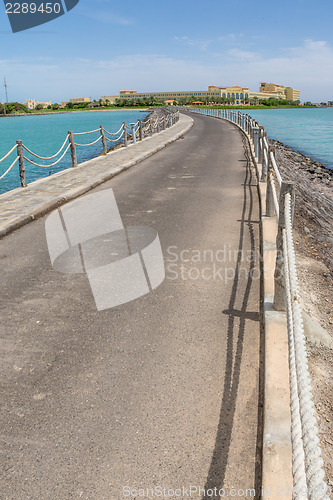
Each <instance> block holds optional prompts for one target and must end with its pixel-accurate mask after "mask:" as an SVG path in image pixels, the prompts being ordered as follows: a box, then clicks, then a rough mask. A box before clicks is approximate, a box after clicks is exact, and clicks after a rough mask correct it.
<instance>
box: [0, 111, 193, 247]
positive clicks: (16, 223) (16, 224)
mask: <svg viewBox="0 0 333 500" xmlns="http://www.w3.org/2000/svg"><path fill="white" fill-rule="evenodd" d="M190 118H191V117H190ZM191 120H192V121H191V123H189V124H188V125H186V127H184V128H183V129H182V130H181V131H179V132H177V134H176V135H175V136H174V137H172V138H171V139H168V140H166V141H164V142H162V143H161V144H159V145H158V146H156V147H155V148H154V149H152V150H151V151H148V152H147V153H145V154H142V155H141V156H138V158H135V159H133V160H130V161H129V162H128V163H127V164H126V165H124V166H123V167H121V168H119V169H118V170H116V171H114V172H110V173H108V174H107V175H105V176H104V177H102V178H100V179H99V180H98V181H95V182H92V183H91V184H89V185H88V186H84V187H80V188H73V189H72V190H70V191H69V192H68V191H67V193H65V194H64V195H63V196H60V197H58V198H55V199H54V200H52V201H50V202H49V203H45V204H44V205H42V206H39V207H36V210H35V211H34V213H32V214H30V215H28V216H25V217H20V218H17V219H16V220H13V221H11V222H10V223H8V224H7V225H6V226H5V227H4V228H3V229H0V238H2V237H3V236H6V235H8V234H9V233H12V232H13V231H16V230H17V229H19V228H20V227H22V226H25V225H26V224H28V223H29V222H32V221H33V220H36V219H39V218H40V217H43V216H44V215H46V214H47V213H49V212H51V211H52V210H54V209H56V208H59V207H60V206H61V205H64V204H65V203H68V202H69V201H72V200H74V199H75V198H78V197H79V196H82V195H83V194H85V193H87V192H89V191H91V190H92V189H94V188H96V187H97V186H100V185H101V184H103V183H104V182H107V181H109V180H110V179H112V178H113V177H115V176H116V175H119V174H120V173H121V172H124V171H125V170H128V169H129V168H131V167H133V166H135V165H137V164H138V163H141V162H142V161H144V160H146V159H147V158H149V157H150V156H153V155H154V154H155V153H157V152H158V151H160V150H161V149H164V148H165V147H166V146H168V145H169V144H172V143H173V142H175V141H177V140H178V139H179V138H180V137H182V136H183V135H184V134H186V133H187V132H188V131H189V130H190V129H191V128H192V126H193V122H194V120H193V118H191ZM166 130H170V129H166ZM163 132H164V130H163V131H161V132H160V134H163ZM152 137H156V135H153V136H152ZM152 137H147V138H145V139H144V141H149V139H151V138H152ZM137 144H140V143H137ZM128 147H135V144H130V145H129V146H128ZM117 151H126V149H125V148H124V149H121V150H117ZM114 152H116V151H111V152H110V153H108V154H112V153H114ZM97 158H98V157H97ZM97 158H92V159H91V160H88V161H86V162H83V163H81V164H80V165H79V166H81V165H84V164H87V163H88V162H89V161H94V160H96V159H97ZM66 172H67V169H66V170H62V171H61V172H57V173H56V174H54V175H64V174H65V173H66ZM50 179H51V177H44V178H42V179H37V180H36V181H34V182H33V183H31V184H34V183H36V182H38V183H41V184H42V183H43V182H47V181H49V180H50ZM17 189H18V190H20V189H21V188H17Z"/></svg>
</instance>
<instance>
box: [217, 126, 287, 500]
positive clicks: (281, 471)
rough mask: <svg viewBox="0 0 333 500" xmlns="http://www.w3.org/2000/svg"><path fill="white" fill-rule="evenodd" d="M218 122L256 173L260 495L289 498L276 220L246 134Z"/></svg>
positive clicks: (284, 339) (284, 324)
mask: <svg viewBox="0 0 333 500" xmlns="http://www.w3.org/2000/svg"><path fill="white" fill-rule="evenodd" d="M215 118H217V117H215ZM218 119H224V120H226V121H228V122H229V123H231V124H232V125H234V126H235V127H236V128H238V129H239V131H240V132H241V133H242V134H243V135H244V136H245V137H246V139H247V141H248V145H249V148H250V151H251V156H252V163H253V165H254V167H255V169H256V173H257V188H258V195H259V205H260V227H261V244H262V263H263V265H262V270H263V291H262V293H263V302H264V306H263V308H264V311H263V318H264V350H265V352H264V409H263V436H262V439H263V441H262V481H261V496H262V497H264V498H265V500H269V499H274V500H279V499H280V497H281V496H288V495H289V496H290V494H291V492H292V489H293V474H292V447H291V412H290V386H289V345H288V326H287V315H286V313H284V312H278V311H275V310H274V309H273V297H274V270H275V259H276V236H277V217H266V213H265V212H266V210H265V207H266V187H267V184H266V183H261V182H260V178H261V168H262V166H261V164H260V163H259V162H258V158H256V157H255V153H254V145H253V144H252V140H251V138H250V136H249V134H248V133H247V132H245V131H244V130H243V129H242V128H241V127H240V126H239V125H238V124H237V123H234V122H232V121H231V120H228V119H226V118H218Z"/></svg>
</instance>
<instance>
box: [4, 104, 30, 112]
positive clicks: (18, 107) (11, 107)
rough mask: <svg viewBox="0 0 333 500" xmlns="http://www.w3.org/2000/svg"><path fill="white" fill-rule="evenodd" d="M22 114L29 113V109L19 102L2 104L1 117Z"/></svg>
mask: <svg viewBox="0 0 333 500" xmlns="http://www.w3.org/2000/svg"><path fill="white" fill-rule="evenodd" d="M20 113H29V110H28V108H27V107H26V106H25V105H24V104H21V103H19V102H7V103H6V104H1V103H0V115H4V114H6V115H12V114H20Z"/></svg>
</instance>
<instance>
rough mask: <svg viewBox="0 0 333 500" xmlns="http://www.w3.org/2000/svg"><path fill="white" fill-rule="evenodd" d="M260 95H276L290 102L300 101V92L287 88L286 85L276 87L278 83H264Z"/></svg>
mask: <svg viewBox="0 0 333 500" xmlns="http://www.w3.org/2000/svg"><path fill="white" fill-rule="evenodd" d="M259 92H260V93H269V92H270V93H276V95H277V96H278V97H280V98H281V99H288V101H300V100H301V92H300V90H297V89H293V88H292V87H285V86H284V85H276V83H266V82H262V83H261V85H260V89H259Z"/></svg>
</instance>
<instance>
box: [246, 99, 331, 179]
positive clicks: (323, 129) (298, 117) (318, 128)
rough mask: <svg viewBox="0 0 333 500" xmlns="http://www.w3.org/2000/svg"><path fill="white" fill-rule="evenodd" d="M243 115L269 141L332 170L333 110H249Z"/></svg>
mask: <svg viewBox="0 0 333 500" xmlns="http://www.w3.org/2000/svg"><path fill="white" fill-rule="evenodd" d="M241 111H242V112H244V109H242V110H241ZM246 113H248V114H249V115H251V116H252V117H253V118H254V119H255V120H256V121H257V122H258V123H259V125H263V126H264V127H265V131H266V132H267V135H268V137H270V138H271V139H276V140H278V141H281V142H283V143H284V144H287V145H288V146H290V147H291V148H293V149H296V150H297V151H300V152H301V153H303V154H305V155H306V156H309V157H310V158H312V159H313V160H316V161H319V162H321V163H323V164H324V165H326V166H327V167H328V168H330V169H333V108H304V109H301V108H300V109H299V108H297V109H254V110H251V109H248V110H247V111H246Z"/></svg>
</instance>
